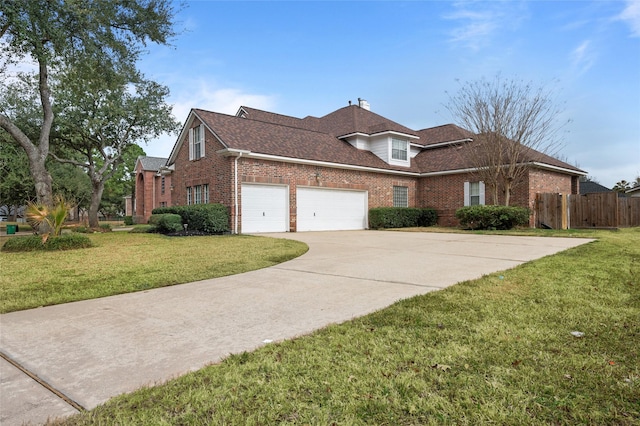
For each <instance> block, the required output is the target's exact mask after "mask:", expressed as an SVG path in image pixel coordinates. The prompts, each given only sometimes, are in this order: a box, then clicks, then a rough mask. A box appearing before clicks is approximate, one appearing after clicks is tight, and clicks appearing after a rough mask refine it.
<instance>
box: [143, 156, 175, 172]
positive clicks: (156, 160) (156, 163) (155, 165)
mask: <svg viewBox="0 0 640 426" xmlns="http://www.w3.org/2000/svg"><path fill="white" fill-rule="evenodd" d="M167 160H168V159H167V158H163V157H148V156H145V155H140V156H138V159H137V160H136V168H137V167H138V163H139V164H140V166H141V168H142V170H149V171H154V172H157V171H158V170H160V168H161V167H163V166H165V165H166V164H167Z"/></svg>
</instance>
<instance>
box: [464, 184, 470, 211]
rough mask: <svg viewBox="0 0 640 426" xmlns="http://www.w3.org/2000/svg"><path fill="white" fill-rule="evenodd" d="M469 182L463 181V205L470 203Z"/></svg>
mask: <svg viewBox="0 0 640 426" xmlns="http://www.w3.org/2000/svg"><path fill="white" fill-rule="evenodd" d="M469 186H470V185H469V182H465V183H464V205H465V206H469V205H471V197H470V187H469Z"/></svg>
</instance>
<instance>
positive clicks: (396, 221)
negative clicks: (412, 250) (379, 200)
mask: <svg viewBox="0 0 640 426" xmlns="http://www.w3.org/2000/svg"><path fill="white" fill-rule="evenodd" d="M437 221H438V214H437V213H436V211H435V209H419V208H414V207H377V208H373V209H370V210H369V228H370V229H380V228H410V227H415V226H433V225H435V224H436V222H437Z"/></svg>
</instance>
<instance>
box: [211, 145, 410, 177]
mask: <svg viewBox="0 0 640 426" xmlns="http://www.w3.org/2000/svg"><path fill="white" fill-rule="evenodd" d="M238 152H242V153H243V154H245V155H246V156H247V157H249V158H255V159H260V160H269V161H279V162H282V163H295V164H307V165H313V166H320V167H329V168H333V169H344V170H358V171H363V172H375V173H384V174H391V175H402V176H413V177H417V176H420V173H418V172H404V171H402V170H393V169H380V168H377V167H367V166H356V165H352V164H340V163H330V162H328V161H319V160H305V159H302V158H292V157H281V156H278V155H270V154H258V153H254V152H251V151H245V150H241V149H234V148H227V149H221V150H219V151H217V153H218V154H222V155H224V156H227V157H230V156H236V155H237V153H238Z"/></svg>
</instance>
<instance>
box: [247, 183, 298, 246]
mask: <svg viewBox="0 0 640 426" xmlns="http://www.w3.org/2000/svg"><path fill="white" fill-rule="evenodd" d="M241 202H242V229H241V231H242V233H243V234H252V233H256V232H287V231H288V230H289V187H288V186H276V185H254V184H244V183H243V184H242V198H241Z"/></svg>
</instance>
